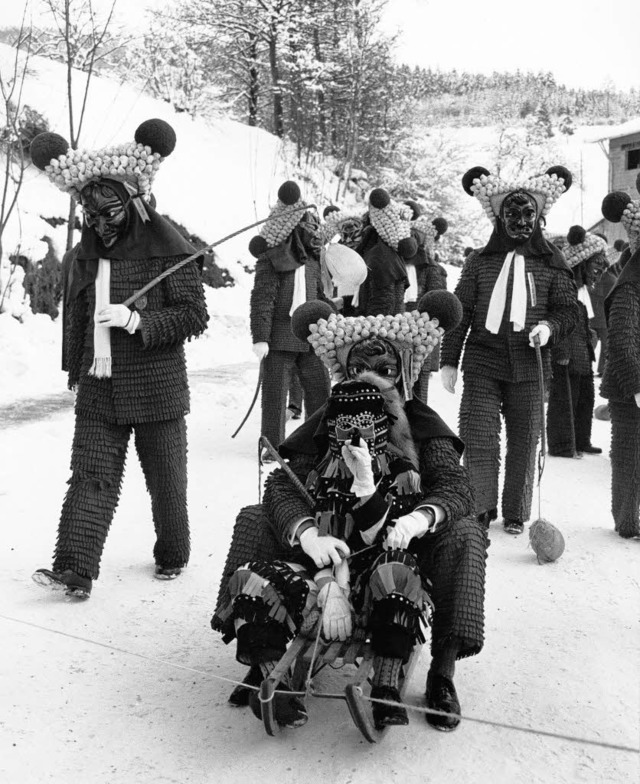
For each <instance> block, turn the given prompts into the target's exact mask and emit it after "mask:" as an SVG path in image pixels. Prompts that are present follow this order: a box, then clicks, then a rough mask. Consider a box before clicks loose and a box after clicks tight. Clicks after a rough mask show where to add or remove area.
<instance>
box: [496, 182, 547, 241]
mask: <svg viewBox="0 0 640 784" xmlns="http://www.w3.org/2000/svg"><path fill="white" fill-rule="evenodd" d="M500 219H501V221H502V225H503V226H504V231H505V234H506V235H507V237H509V238H510V239H512V240H514V241H515V242H516V243H523V242H526V241H527V240H528V239H529V238H530V237H531V235H532V234H533V232H534V230H535V228H536V223H537V221H538V205H537V204H536V201H535V199H534V198H533V196H530V195H529V194H528V193H526V192H525V191H514V192H513V193H510V194H509V195H508V196H507V197H506V198H505V199H504V201H503V202H502V208H501V210H500Z"/></svg>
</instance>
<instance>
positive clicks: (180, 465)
mask: <svg viewBox="0 0 640 784" xmlns="http://www.w3.org/2000/svg"><path fill="white" fill-rule="evenodd" d="M134 430H135V444H136V449H137V452H138V457H139V458H140V465H141V466H142V470H143V472H144V477H145V480H146V483H147V490H148V491H149V495H150V496H151V509H152V512H153V524H154V527H155V531H156V543H155V546H154V548H153V557H154V560H155V563H156V576H157V577H161V578H167V579H171V578H173V577H177V575H178V574H180V570H181V569H182V567H184V566H186V564H187V562H188V560H189V552H190V539H189V516H188V512H187V425H186V421H185V419H184V417H180V418H179V419H170V420H167V421H165V422H149V423H145V424H140V425H135V426H134Z"/></svg>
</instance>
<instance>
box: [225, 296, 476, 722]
mask: <svg viewBox="0 0 640 784" xmlns="http://www.w3.org/2000/svg"><path fill="white" fill-rule="evenodd" d="M437 294H438V295H439V296H440V297H442V295H443V294H444V295H445V298H448V300H449V301H452V300H455V297H453V295H451V294H448V293H446V292H438V293H437ZM429 296H432V295H429ZM308 304H309V305H311V303H308ZM456 304H457V305H458V306H459V303H457V302H456ZM313 305H314V306H315V308H307V311H306V314H296V315H300V318H299V319H297V325H296V326H294V328H297V329H298V330H299V332H300V333H302V332H305V331H306V334H309V332H308V325H309V324H310V326H311V327H312V328H313V327H316V326H317V325H319V329H320V330H324V334H325V335H326V334H327V330H329V331H330V332H331V334H333V335H338V334H340V331H344V327H347V332H348V331H349V330H348V327H351V334H350V335H347V338H349V337H350V341H349V342H346V343H344V341H343V345H342V346H339V347H338V350H337V352H336V357H335V359H336V360H337V361H335V362H334V357H327V356H326V354H325V353H322V352H321V351H319V352H318V353H319V355H320V356H322V357H323V359H324V361H325V362H326V363H327V364H329V365H330V367H331V369H332V371H333V373H334V378H335V377H336V376H337V375H338V373H340V372H341V373H344V374H346V375H347V376H348V380H346V381H340V382H339V383H338V384H336V385H335V386H334V388H333V390H332V394H331V397H330V399H329V401H328V403H327V405H326V406H325V407H323V408H322V409H321V410H319V411H318V412H316V414H314V416H313V417H311V418H310V419H309V420H308V421H307V422H305V424H304V425H302V426H301V427H300V428H298V430H296V431H295V432H294V433H293V434H292V435H291V436H289V438H287V439H286V440H285V442H284V443H283V444H282V445H281V448H280V454H281V455H282V456H283V457H284V458H286V459H288V460H289V466H290V468H291V470H292V471H293V472H294V474H295V475H296V476H297V477H298V478H299V479H300V480H301V481H302V482H303V483H305V485H306V487H307V490H308V492H309V493H310V495H311V497H312V498H313V500H314V504H313V507H312V508H310V505H309V502H308V501H307V500H306V499H305V498H304V497H303V496H302V495H301V494H300V492H299V490H298V489H297V488H296V487H295V485H294V483H293V482H292V480H291V478H290V476H289V475H288V474H287V472H286V471H285V470H284V469H277V470H276V471H274V472H273V474H271V476H270V477H269V480H268V482H267V485H266V489H265V496H264V512H265V515H264V526H265V527H269V528H270V529H271V530H272V531H273V532H274V533H275V537H276V539H277V540H278V543H279V546H280V547H281V548H282V549H281V551H280V552H281V553H282V554H283V557H282V560H276V561H275V562H270V563H266V562H265V561H261V560H259V553H260V552H261V550H260V547H261V545H260V543H258V544H257V545H256V549H255V553H256V557H255V558H254V559H253V560H251V561H250V562H249V563H245V564H244V565H243V566H242V567H241V568H240V569H238V570H237V571H235V573H234V574H233V576H232V577H231V580H230V582H229V588H230V591H229V597H230V601H228V602H226V604H225V602H220V601H219V605H218V606H219V608H220V610H219V612H216V615H214V618H213V621H212V625H213V626H214V628H218V629H221V630H222V631H223V633H225V640H226V641H229V640H230V639H232V638H233V637H234V636H236V637H237V639H238V651H237V658H238V660H239V661H241V662H242V663H244V664H246V665H249V666H250V667H251V669H250V671H249V673H248V675H247V678H245V683H248V684H251V685H254V686H255V685H258V684H259V683H260V682H261V680H262V678H264V677H266V675H267V674H268V673H269V672H270V671H271V670H272V669H273V667H274V666H275V662H276V661H277V660H278V659H279V658H280V657H281V656H282V654H283V653H284V651H285V649H286V645H287V642H288V641H289V640H290V639H291V638H292V637H293V636H294V635H295V634H296V633H297V632H298V631H299V630H300V629H301V628H302V629H307V630H309V628H308V627H309V626H310V625H311V621H312V620H313V618H314V607H315V606H316V603H317V607H318V608H320V610H322V612H323V614H322V630H323V634H324V635H325V637H328V638H329V639H345V638H347V637H349V636H350V635H351V632H352V629H353V624H354V616H355V623H356V624H357V625H358V626H360V627H363V628H365V629H366V630H367V632H368V634H369V635H370V638H371V644H372V648H373V652H374V657H375V658H374V674H373V679H372V691H371V696H372V697H373V698H382V699H385V700H388V701H391V702H398V703H399V702H400V695H399V691H398V684H399V677H400V674H401V669H402V666H403V664H404V663H406V662H407V660H408V658H409V656H410V655H411V653H412V651H413V649H414V646H415V645H416V644H420V643H422V642H423V641H424V637H423V634H422V630H421V627H420V624H421V621H422V622H424V621H425V620H426V619H427V616H428V615H429V607H430V605H431V602H433V605H434V610H433V624H432V654H433V659H432V664H431V669H430V671H429V676H428V680H427V691H426V700H427V706H428V707H430V708H432V709H435V710H440V711H445V712H447V713H451V714H459V713H460V705H459V702H458V698H457V695H456V691H455V687H454V685H453V675H454V667H455V661H456V659H457V658H462V657H465V656H470V655H473V654H475V653H478V652H479V651H480V650H481V648H482V644H483V622H484V616H483V600H484V566H485V549H486V538H485V533H484V531H483V530H482V528H481V527H480V526H479V525H478V523H477V521H476V520H475V517H474V516H473V515H471V513H472V512H473V498H472V492H471V487H470V484H469V480H468V478H467V474H466V471H465V469H464V468H463V467H462V466H461V465H460V453H461V451H462V444H461V442H460V441H459V439H458V438H457V437H456V436H455V435H454V434H453V433H452V432H451V431H450V430H449V428H448V427H447V426H446V425H445V423H444V422H443V421H442V420H441V419H440V417H438V415H437V414H436V413H435V412H434V411H432V410H431V409H429V408H428V407H427V406H425V405H424V404H422V403H421V401H419V400H417V399H411V381H412V380H415V378H416V377H417V374H418V373H419V372H420V366H421V361H419V359H418V356H421V357H422V360H424V359H426V357H427V355H428V353H429V349H430V348H432V346H433V345H434V344H435V342H436V341H435V339H434V337H433V334H434V333H435V335H436V336H439V334H440V333H441V332H442V330H440V329H438V328H437V327H435V326H434V324H435V323H436V322H430V321H429V319H428V316H425V317H424V318H422V317H421V316H420V314H419V313H418V314H417V315H418V318H414V317H410V318H406V317H400V318H398V320H397V321H395V322H394V321H393V319H391V317H389V318H390V321H389V322H387V321H385V320H384V319H380V322H379V324H376V320H375V318H374V317H366V318H365V317H359V318H358V319H351V320H350V322H347V321H346V319H345V318H344V317H342V316H339V315H338V316H335V315H333V316H329V318H328V320H327V319H326V318H320V319H319V320H318V319H317V318H313V317H311V318H309V319H307V316H308V315H309V312H310V310H312V309H315V311H316V313H315V315H316V316H317V313H318V311H319V308H320V306H319V303H314V304H313ZM305 307H306V306H303V308H301V309H300V311H303V310H305ZM327 315H328V312H327V313H326V314H325V316H327ZM423 315H424V314H423ZM402 318H404V319H405V322H406V323H404V324H403V323H402V322H401V319H402ZM418 321H420V322H422V323H421V325H420V327H418V326H417V322H418ZM314 322H315V323H314ZM382 324H388V329H387V327H384V326H382ZM392 324H394V325H397V327H398V329H397V331H396V332H395V333H394V338H393V339H387V338H384V337H381V336H380V335H381V334H382V333H384V334H386V335H388V334H389V332H390V331H392V330H393V327H392V326H391V325H392ZM408 324H410V325H411V326H410V327H409V330H408V332H404V333H403V332H402V328H403V327H404V326H407V325H408ZM425 324H426V325H427V326H424V325H425ZM413 327H415V328H416V330H415V334H414V335H413V339H412V338H409V339H408V340H406V339H405V336H406V335H407V334H409V335H411V334H412V332H411V330H412V328H413ZM429 329H431V330H432V333H431V334H425V333H428V332H429ZM356 330H357V331H356ZM418 330H421V334H420V335H418ZM363 332H367V333H368V335H367V337H365V338H363V337H362V334H363ZM313 334H316V333H312V335H313ZM400 335H402V336H403V338H402V339H400V338H399V336H400ZM416 337H418V339H417V340H416ZM337 341H340V338H337ZM337 341H335V340H334V345H335V342H337ZM430 341H431V342H430ZM312 345H314V343H313V342H312ZM321 345H326V344H319V343H316V344H315V346H314V348H315V349H316V351H317V350H318V348H320V346H321ZM409 346H410V347H409ZM419 346H421V347H422V348H423V349H424V350H423V351H422V352H420V353H419V354H418V353H417V351H416V349H417V348H418V347H419ZM425 347H426V348H425ZM330 351H333V349H330ZM336 365H338V367H339V368H341V371H340V370H338V371H337V370H336ZM403 398H404V400H403ZM232 547H233V545H232ZM231 556H232V553H230V558H229V559H228V561H227V564H228V565H229V563H230V562H231V561H232V558H231ZM347 556H349V558H348V566H347V561H346V558H347ZM334 570H335V574H334V573H333V571H334ZM224 579H225V578H224V577H223V582H224ZM429 580H430V581H431V585H430V586H429V582H428V581H429ZM316 594H317V596H316ZM429 597H430V598H429ZM221 605H225V606H221ZM316 612H317V611H316ZM279 688H280V687H279ZM237 691H238V690H236V692H234V695H232V698H233V699H232V701H233V702H235V703H236V704H238V703H239V700H237ZM254 706H255V708H254V710H255V712H256V714H257V715H260V713H259V706H258V703H257V700H255V702H254ZM275 714H276V719H277V721H278V722H279V723H281V724H283V725H286V726H297V725H298V724H302V723H304V721H306V710H305V707H304V704H303V703H302V701H301V700H300V699H298V698H297V697H294V696H293V695H292V696H291V697H288V696H287V695H286V694H277V695H276V706H275ZM373 715H374V722H375V725H376V727H377V728H379V729H380V728H382V727H385V726H387V725H400V724H407V723H408V717H407V714H406V710H405V709H404V708H403V707H402V706H401V705H387V704H380V703H374V704H373ZM427 721H428V722H429V723H430V724H432V725H433V726H434V727H436V728H438V729H441V730H452V729H454V728H455V727H456V726H457V725H458V723H459V719H458V718H456V717H451V716H449V717H445V716H439V715H436V714H427Z"/></svg>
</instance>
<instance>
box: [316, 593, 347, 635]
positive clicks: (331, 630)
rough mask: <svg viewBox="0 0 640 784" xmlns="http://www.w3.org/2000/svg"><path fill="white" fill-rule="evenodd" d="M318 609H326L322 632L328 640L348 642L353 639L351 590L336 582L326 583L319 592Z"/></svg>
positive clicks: (323, 616) (323, 615)
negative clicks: (349, 638)
mask: <svg viewBox="0 0 640 784" xmlns="http://www.w3.org/2000/svg"><path fill="white" fill-rule="evenodd" d="M318 607H320V609H323V608H324V612H323V614H322V632H323V634H324V637H325V639H327V640H346V639H347V638H348V637H351V630H352V622H351V604H349V590H348V588H347V589H346V590H345V589H344V588H341V587H340V586H339V585H338V583H337V582H336V581H335V580H330V581H329V582H326V583H325V584H324V585H323V586H322V588H321V589H320V590H319V591H318Z"/></svg>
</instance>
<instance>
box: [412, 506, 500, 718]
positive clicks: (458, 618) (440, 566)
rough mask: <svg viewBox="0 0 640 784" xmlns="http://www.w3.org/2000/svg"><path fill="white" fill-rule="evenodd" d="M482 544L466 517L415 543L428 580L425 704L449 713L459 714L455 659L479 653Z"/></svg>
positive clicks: (478, 529) (477, 527) (479, 531)
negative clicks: (428, 656)
mask: <svg viewBox="0 0 640 784" xmlns="http://www.w3.org/2000/svg"><path fill="white" fill-rule="evenodd" d="M487 545H488V542H487V534H486V531H485V529H484V527H483V526H482V525H481V524H479V523H478V521H477V520H476V519H475V517H473V516H471V515H470V516H468V517H463V518H461V519H459V520H454V521H452V522H451V523H449V524H448V525H447V526H446V527H445V528H443V529H442V530H441V531H439V532H436V533H435V534H432V535H428V536H425V537H423V538H422V539H421V540H420V543H419V547H420V551H419V562H420V566H421V569H422V571H423V572H424V573H425V574H426V575H427V576H428V577H429V579H430V581H431V586H432V587H431V598H432V600H433V604H434V612H433V622H432V628H431V654H432V661H431V667H430V669H429V675H428V677H427V689H426V695H427V706H428V707H437V708H438V709H440V710H445V711H447V712H448V713H456V714H459V713H460V702H459V700H458V697H457V694H456V690H455V687H454V685H453V678H454V674H455V663H456V661H457V660H458V659H462V658H465V657H467V656H474V655H475V654H477V653H479V652H480V651H481V650H482V646H483V644H484V595H485V562H486V557H487ZM426 719H427V721H428V722H429V723H430V724H431V725H432V726H434V727H436V728H437V729H440V730H445V731H446V730H452V729H455V728H456V727H457V725H458V724H459V720H456V719H453V718H447V717H444V716H437V715H430V714H427V716H426Z"/></svg>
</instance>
